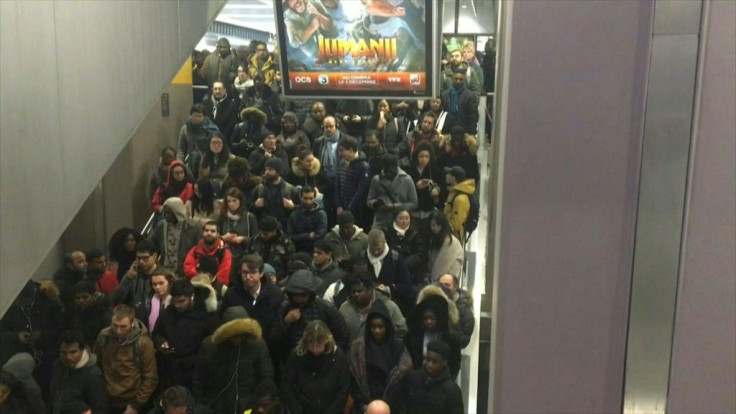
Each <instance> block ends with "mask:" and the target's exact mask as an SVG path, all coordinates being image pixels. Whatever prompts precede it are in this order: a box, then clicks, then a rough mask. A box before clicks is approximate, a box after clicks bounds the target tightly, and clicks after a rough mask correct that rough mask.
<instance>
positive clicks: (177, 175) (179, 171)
mask: <svg viewBox="0 0 736 414" xmlns="http://www.w3.org/2000/svg"><path fill="white" fill-rule="evenodd" d="M171 176H172V177H173V178H174V181H179V182H182V181H184V178H186V176H187V173H186V171H184V167H182V166H181V165H177V166H176V167H174V170H173V171H172V172H171Z"/></svg>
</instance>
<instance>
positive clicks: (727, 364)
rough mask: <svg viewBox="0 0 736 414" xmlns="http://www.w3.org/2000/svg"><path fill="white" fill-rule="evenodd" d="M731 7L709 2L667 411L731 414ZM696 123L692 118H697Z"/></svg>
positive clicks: (735, 123) (735, 230)
mask: <svg viewBox="0 0 736 414" xmlns="http://www.w3.org/2000/svg"><path fill="white" fill-rule="evenodd" d="M735 19H736V3H734V2H733V1H714V2H711V3H710V10H709V14H708V16H707V24H706V25H705V26H704V30H706V32H705V34H704V35H705V37H706V38H705V41H706V43H705V50H704V51H703V52H702V53H701V56H702V62H703V68H702V70H703V82H702V86H701V88H702V89H701V90H700V98H701V106H700V110H699V111H697V110H696V113H697V115H696V116H698V117H699V122H698V123H697V124H696V125H695V131H696V132H695V145H694V147H693V152H692V153H691V169H692V171H691V173H690V191H689V203H688V208H687V210H686V222H685V231H684V236H685V242H684V244H683V250H682V258H681V264H682V265H681V269H680V288H679V291H678V303H677V313H676V319H675V334H674V339H673V348H672V362H671V371H670V388H669V398H668V402H667V411H668V412H670V413H733V412H736V393H735V392H734V390H736V257H735V255H734V252H736V174H735V173H734V172H735V171H736V117H734V113H736V79H735V78H736V28H735V27H734V20H735ZM696 119H697V118H696Z"/></svg>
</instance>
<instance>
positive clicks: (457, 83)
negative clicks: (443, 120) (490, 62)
mask: <svg viewBox="0 0 736 414" xmlns="http://www.w3.org/2000/svg"><path fill="white" fill-rule="evenodd" d="M442 103H443V104H444V106H445V110H446V111H447V112H449V113H451V114H452V115H453V116H454V117H455V119H456V120H457V122H458V123H459V124H460V125H461V126H462V127H463V129H464V130H465V132H467V133H468V134H471V135H475V133H476V132H477V131H478V97H476V96H475V94H474V93H473V92H471V91H470V89H468V88H466V87H465V70H464V69H461V70H457V71H455V72H454V73H453V74H452V88H449V89H447V90H445V91H444V92H442Z"/></svg>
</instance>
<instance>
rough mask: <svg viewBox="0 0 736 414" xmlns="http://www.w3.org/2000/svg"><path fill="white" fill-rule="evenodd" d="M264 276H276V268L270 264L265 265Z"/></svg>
mask: <svg viewBox="0 0 736 414" xmlns="http://www.w3.org/2000/svg"><path fill="white" fill-rule="evenodd" d="M263 274H266V275H275V274H276V268H274V267H273V266H271V265H270V264H268V263H266V264H264V265H263Z"/></svg>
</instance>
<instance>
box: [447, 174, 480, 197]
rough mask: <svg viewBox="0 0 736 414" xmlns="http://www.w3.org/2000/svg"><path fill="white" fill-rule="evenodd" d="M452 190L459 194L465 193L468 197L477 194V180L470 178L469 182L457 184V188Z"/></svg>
mask: <svg viewBox="0 0 736 414" xmlns="http://www.w3.org/2000/svg"><path fill="white" fill-rule="evenodd" d="M452 189H453V190H455V191H456V192H458V193H464V194H468V195H471V194H475V180H474V179H472V178H469V179H467V180H464V181H461V182H459V183H457V184H455V186H454V187H452Z"/></svg>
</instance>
